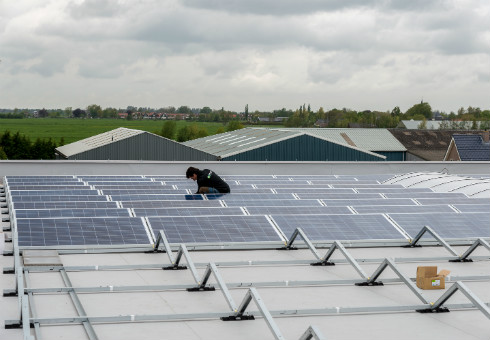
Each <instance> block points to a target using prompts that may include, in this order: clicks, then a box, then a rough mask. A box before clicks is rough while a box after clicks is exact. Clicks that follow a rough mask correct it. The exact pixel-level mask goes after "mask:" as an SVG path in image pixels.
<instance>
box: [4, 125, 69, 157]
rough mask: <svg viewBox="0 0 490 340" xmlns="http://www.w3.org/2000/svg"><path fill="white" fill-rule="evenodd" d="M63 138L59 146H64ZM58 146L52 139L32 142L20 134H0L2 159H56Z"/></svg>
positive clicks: (8, 132) (7, 132) (38, 139)
mask: <svg viewBox="0 0 490 340" xmlns="http://www.w3.org/2000/svg"><path fill="white" fill-rule="evenodd" d="M63 144H64V141H63V138H62V139H61V141H60V144H59V145H63ZM57 146H58V145H57V144H56V142H55V141H53V140H52V139H51V138H49V139H47V140H46V139H40V138H37V139H36V141H35V142H32V141H31V140H30V138H29V137H26V136H24V135H21V134H20V133H19V132H17V133H15V134H11V133H10V131H5V133H3V134H0V159H54V158H55V156H54V149H55V148H56V147H57Z"/></svg>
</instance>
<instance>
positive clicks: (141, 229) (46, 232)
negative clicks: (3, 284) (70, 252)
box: [16, 217, 152, 247]
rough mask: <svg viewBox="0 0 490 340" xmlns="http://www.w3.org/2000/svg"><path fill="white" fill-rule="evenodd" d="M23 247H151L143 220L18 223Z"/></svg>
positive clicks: (39, 219)
mask: <svg viewBox="0 0 490 340" xmlns="http://www.w3.org/2000/svg"><path fill="white" fill-rule="evenodd" d="M16 225H17V233H18V243H19V246H20V247H33V246H87V245H93V246H109V245H111V246H114V245H148V244H151V243H152V240H151V239H150V237H149V234H148V231H147V229H146V226H145V225H144V223H143V220H142V219H141V218H136V217H125V218H121V217H112V218H103V217H101V218H66V219H61V218H60V219H43V218H37V219H19V220H17V221H16Z"/></svg>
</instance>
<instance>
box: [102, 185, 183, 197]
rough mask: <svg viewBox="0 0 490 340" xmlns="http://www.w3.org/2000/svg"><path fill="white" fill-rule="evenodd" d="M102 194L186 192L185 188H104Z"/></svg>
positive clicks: (131, 194)
mask: <svg viewBox="0 0 490 340" xmlns="http://www.w3.org/2000/svg"><path fill="white" fill-rule="evenodd" d="M102 193H103V194H104V195H111V196H121V195H130V196H133V195H167V194H181V195H185V194H187V190H185V189H172V187H170V188H164V187H161V189H134V190H133V189H104V190H103V191H102Z"/></svg>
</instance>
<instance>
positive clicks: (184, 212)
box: [133, 207, 245, 217]
mask: <svg viewBox="0 0 490 340" xmlns="http://www.w3.org/2000/svg"><path fill="white" fill-rule="evenodd" d="M133 212H134V214H135V216H136V217H161V216H225V215H230V216H239V215H245V213H244V211H243V210H242V209H240V207H226V208H223V207H192V208H191V207H189V208H187V209H182V208H133Z"/></svg>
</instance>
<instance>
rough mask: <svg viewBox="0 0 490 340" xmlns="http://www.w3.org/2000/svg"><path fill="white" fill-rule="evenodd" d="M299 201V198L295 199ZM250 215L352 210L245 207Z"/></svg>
mask: <svg viewBox="0 0 490 340" xmlns="http://www.w3.org/2000/svg"><path fill="white" fill-rule="evenodd" d="M297 201H299V200H297ZM247 211H248V212H249V213H250V215H277V214H281V215H322V214H347V215H352V211H351V210H350V209H349V208H347V207H318V206H317V207H308V206H306V207H284V206H279V207H267V206H257V207H247Z"/></svg>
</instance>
